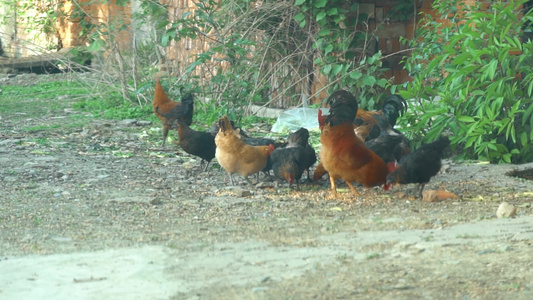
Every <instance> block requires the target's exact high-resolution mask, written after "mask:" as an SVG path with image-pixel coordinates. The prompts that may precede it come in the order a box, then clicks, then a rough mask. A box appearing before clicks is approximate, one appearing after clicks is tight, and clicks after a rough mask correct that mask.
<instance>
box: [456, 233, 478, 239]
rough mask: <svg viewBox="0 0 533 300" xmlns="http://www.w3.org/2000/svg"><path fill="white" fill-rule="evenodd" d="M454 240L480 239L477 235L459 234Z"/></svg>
mask: <svg viewBox="0 0 533 300" xmlns="http://www.w3.org/2000/svg"><path fill="white" fill-rule="evenodd" d="M456 238H458V239H479V238H481V236H480V235H477V234H466V233H465V234H459V235H457V236H456Z"/></svg>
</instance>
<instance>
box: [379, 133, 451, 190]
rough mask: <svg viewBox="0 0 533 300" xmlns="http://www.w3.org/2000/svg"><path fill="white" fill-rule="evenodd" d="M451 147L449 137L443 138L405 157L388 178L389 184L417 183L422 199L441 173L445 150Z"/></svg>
mask: <svg viewBox="0 0 533 300" xmlns="http://www.w3.org/2000/svg"><path fill="white" fill-rule="evenodd" d="M449 145H450V140H449V139H448V137H441V138H440V139H438V140H437V141H435V142H433V143H429V144H425V145H422V146H421V147H420V148H418V149H416V150H415V151H413V152H411V153H409V154H407V155H405V156H404V157H402V159H401V160H400V164H399V166H398V167H397V168H396V170H395V171H393V172H392V173H390V174H389V175H388V176H387V184H391V183H396V184H408V183H416V184H418V187H417V188H418V193H416V195H417V196H419V197H422V190H423V189H424V186H425V185H426V183H428V182H429V180H430V179H431V177H433V176H435V175H436V174H437V173H438V172H439V171H440V168H441V164H442V162H441V159H442V156H443V153H444V150H445V149H446V148H447V147H448V146H449Z"/></svg>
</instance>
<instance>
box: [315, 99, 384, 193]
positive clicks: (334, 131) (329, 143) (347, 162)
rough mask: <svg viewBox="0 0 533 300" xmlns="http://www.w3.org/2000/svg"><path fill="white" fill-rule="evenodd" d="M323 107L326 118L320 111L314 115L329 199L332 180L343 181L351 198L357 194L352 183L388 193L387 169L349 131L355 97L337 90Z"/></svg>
mask: <svg viewBox="0 0 533 300" xmlns="http://www.w3.org/2000/svg"><path fill="white" fill-rule="evenodd" d="M327 103H328V104H329V105H330V113H329V115H327V116H322V111H321V110H319V112H318V120H319V127H320V129H321V131H322V133H321V135H320V142H321V143H322V150H321V152H320V159H321V164H322V165H323V168H324V169H325V170H326V171H327V172H328V174H329V180H330V183H331V192H332V196H333V197H336V196H337V188H336V185H335V180H336V179H343V180H344V181H345V182H346V184H347V185H348V187H349V188H350V190H351V192H352V194H353V195H355V196H358V195H359V192H358V191H357V190H356V189H355V187H354V186H353V183H352V182H354V181H355V182H357V183H359V184H362V185H363V186H365V187H373V186H378V185H382V184H383V188H384V189H385V190H388V188H389V187H390V185H386V184H385V183H386V177H387V174H388V172H389V169H388V168H387V165H386V164H385V162H384V161H383V159H381V158H380V157H379V156H377V155H376V154H375V153H374V152H372V151H371V150H369V149H368V148H367V147H366V146H365V145H364V143H363V141H362V140H361V139H360V138H358V137H357V136H356V135H355V132H354V130H353V126H352V124H353V121H354V119H355V116H356V114H357V109H358V104H357V100H356V99H355V97H354V96H353V95H352V94H351V93H350V92H348V91H344V90H339V91H336V92H334V93H333V94H331V96H330V97H329V98H328V101H327Z"/></svg>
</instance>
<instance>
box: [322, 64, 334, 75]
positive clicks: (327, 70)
mask: <svg viewBox="0 0 533 300" xmlns="http://www.w3.org/2000/svg"><path fill="white" fill-rule="evenodd" d="M331 68H332V66H331V65H325V66H324V68H323V69H322V73H324V74H325V75H328V74H329V72H331Z"/></svg>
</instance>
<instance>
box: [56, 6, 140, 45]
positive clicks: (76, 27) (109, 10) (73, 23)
mask: <svg viewBox="0 0 533 300" xmlns="http://www.w3.org/2000/svg"><path fill="white" fill-rule="evenodd" d="M63 1H64V2H63V11H64V12H65V13H66V14H67V15H71V14H72V11H73V10H74V9H75V5H74V4H73V3H72V1H71V0H63ZM78 3H79V4H80V7H81V8H82V9H84V10H85V11H86V13H87V15H88V17H87V18H86V21H89V22H91V23H92V24H96V25H99V26H103V27H107V28H109V30H110V31H109V32H108V33H109V35H110V36H112V37H113V41H114V42H116V43H117V45H118V46H119V47H120V48H121V49H130V48H131V41H132V38H131V37H132V32H131V26H129V25H130V24H131V5H126V6H121V5H117V1H116V0H110V1H107V3H103V1H92V0H78ZM119 22H124V24H125V25H126V26H125V28H127V29H126V30H118V29H117V28H116V26H117V25H119V24H120V23H119ZM113 27H115V28H113ZM107 28H106V29H105V31H106V33H107ZM80 32H81V26H80V22H79V20H75V19H72V18H71V19H68V20H60V21H59V23H58V35H59V39H60V40H61V43H62V46H63V48H70V47H75V46H82V45H86V43H87V41H86V40H85V37H84V36H80ZM103 38H104V39H106V41H109V38H108V37H106V36H103Z"/></svg>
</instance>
